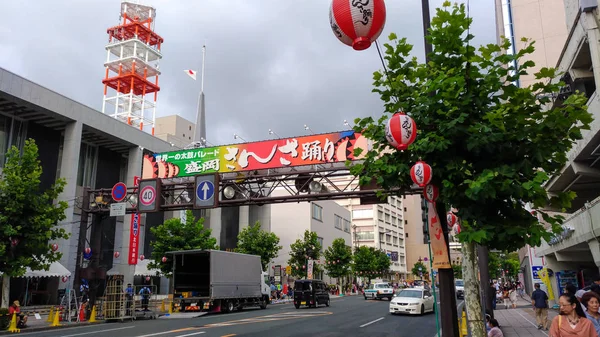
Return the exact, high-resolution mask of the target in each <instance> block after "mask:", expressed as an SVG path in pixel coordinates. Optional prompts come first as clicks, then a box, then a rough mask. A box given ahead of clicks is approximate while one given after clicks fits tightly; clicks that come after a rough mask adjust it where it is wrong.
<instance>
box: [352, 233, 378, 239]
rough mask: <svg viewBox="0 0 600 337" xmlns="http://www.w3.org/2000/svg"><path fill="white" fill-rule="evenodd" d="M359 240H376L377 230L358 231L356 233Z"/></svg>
mask: <svg viewBox="0 0 600 337" xmlns="http://www.w3.org/2000/svg"><path fill="white" fill-rule="evenodd" d="M356 239H357V240H359V241H360V240H374V239H375V232H357V233H356Z"/></svg>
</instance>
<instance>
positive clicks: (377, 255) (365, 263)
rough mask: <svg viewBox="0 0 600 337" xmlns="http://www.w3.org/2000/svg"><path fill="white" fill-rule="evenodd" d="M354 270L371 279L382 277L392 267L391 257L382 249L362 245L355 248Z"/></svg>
mask: <svg viewBox="0 0 600 337" xmlns="http://www.w3.org/2000/svg"><path fill="white" fill-rule="evenodd" d="M353 259H354V271H355V273H357V274H358V275H360V276H363V275H365V276H367V278H368V279H369V280H370V279H372V278H375V277H381V276H383V275H384V274H385V273H387V272H388V270H389V269H390V264H391V261H390V258H389V257H388V256H387V254H385V252H383V251H382V250H378V249H375V248H373V247H367V246H360V247H358V248H356V249H355V250H354V255H353Z"/></svg>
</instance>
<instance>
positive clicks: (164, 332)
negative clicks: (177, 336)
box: [138, 328, 197, 337]
mask: <svg viewBox="0 0 600 337" xmlns="http://www.w3.org/2000/svg"><path fill="white" fill-rule="evenodd" d="M191 330H197V329H196V328H183V329H176V330H169V331H163V332H157V333H151V334H149V335H142V336H138V337H150V336H160V335H166V334H170V333H176V332H184V331H191Z"/></svg>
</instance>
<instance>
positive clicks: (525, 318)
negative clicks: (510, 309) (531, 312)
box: [517, 311, 548, 336]
mask: <svg viewBox="0 0 600 337" xmlns="http://www.w3.org/2000/svg"><path fill="white" fill-rule="evenodd" d="M517 314H519V315H520V316H521V317H523V319H524V320H526V321H527V322H529V323H530V324H531V325H533V326H534V327H536V328H537V325H536V324H535V323H533V322H532V321H530V320H528V319H527V317H525V316H523V314H521V313H520V312H519V311H517ZM540 332H541V333H543V334H544V335H546V336H548V334H547V333H545V332H544V331H542V330H540Z"/></svg>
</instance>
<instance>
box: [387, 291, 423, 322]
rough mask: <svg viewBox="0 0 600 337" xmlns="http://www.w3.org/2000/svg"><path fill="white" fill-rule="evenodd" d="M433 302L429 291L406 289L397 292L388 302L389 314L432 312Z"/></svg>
mask: <svg viewBox="0 0 600 337" xmlns="http://www.w3.org/2000/svg"><path fill="white" fill-rule="evenodd" d="M433 310H434V301H433V296H432V295H431V292H429V290H424V289H415V288H412V289H411V288H407V289H403V290H401V291H399V292H397V293H396V294H395V295H394V297H393V298H392V301H391V302H390V314H401V313H402V314H421V315H422V314H424V313H426V312H433Z"/></svg>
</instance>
